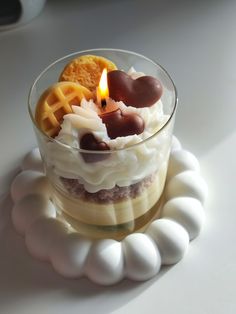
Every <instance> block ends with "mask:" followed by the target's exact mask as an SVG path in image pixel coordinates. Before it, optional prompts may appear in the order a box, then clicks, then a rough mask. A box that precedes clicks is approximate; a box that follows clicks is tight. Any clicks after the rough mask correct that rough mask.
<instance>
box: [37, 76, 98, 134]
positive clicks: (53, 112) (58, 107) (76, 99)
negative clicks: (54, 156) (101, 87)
mask: <svg viewBox="0 0 236 314" xmlns="http://www.w3.org/2000/svg"><path fill="white" fill-rule="evenodd" d="M83 98H86V99H87V100H88V99H91V98H93V94H92V93H91V92H90V91H89V90H88V89H87V88H86V87H84V86H81V85H79V84H76V83H73V82H59V83H56V84H54V85H52V86H51V87H49V88H48V89H47V90H46V91H45V92H44V93H43V94H42V96H41V97H40V99H39V101H38V103H37V107H36V113H35V119H36V122H37V124H38V126H39V128H40V129H41V130H42V131H43V132H44V133H46V134H47V135H48V136H51V137H55V136H56V135H57V134H58V132H59V131H60V128H61V127H60V125H61V123H62V121H63V116H64V115H65V114H67V113H71V112H72V108H71V106H72V105H78V106H79V105H80V102H81V100H82V99H83Z"/></svg>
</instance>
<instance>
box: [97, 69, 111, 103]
mask: <svg viewBox="0 0 236 314" xmlns="http://www.w3.org/2000/svg"><path fill="white" fill-rule="evenodd" d="M98 90H99V94H100V97H101V99H106V98H108V97H109V90H108V84H107V69H106V68H104V69H103V71H102V75H101V78H100V82H99V86H98Z"/></svg>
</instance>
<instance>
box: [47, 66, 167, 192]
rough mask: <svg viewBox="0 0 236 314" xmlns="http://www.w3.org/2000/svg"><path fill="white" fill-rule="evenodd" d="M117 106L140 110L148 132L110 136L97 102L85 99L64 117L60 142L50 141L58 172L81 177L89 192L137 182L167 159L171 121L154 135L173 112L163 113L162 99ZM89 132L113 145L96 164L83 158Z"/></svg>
mask: <svg viewBox="0 0 236 314" xmlns="http://www.w3.org/2000/svg"><path fill="white" fill-rule="evenodd" d="M131 72H132V71H131ZM130 75H131V76H132V75H133V74H132V73H131V74H130ZM138 75H139V76H141V75H142V73H138V72H135V78H137V77H138ZM117 105H118V107H119V108H120V109H121V110H122V112H124V113H136V114H138V115H139V116H140V117H142V119H143V121H144V124H145V129H144V131H143V132H142V133H141V134H138V135H129V136H125V137H117V138H115V139H110V138H109V136H108V134H107V130H106V126H105V124H103V122H102V119H101V118H100V117H99V116H98V108H97V106H96V104H95V103H94V102H93V101H92V100H90V101H86V100H85V99H83V100H82V101H81V104H80V107H78V106H73V107H72V109H73V113H71V114H67V115H65V116H64V121H63V123H62V125H61V130H60V132H59V135H58V136H57V137H56V140H57V141H52V142H49V143H48V144H47V147H46V153H47V154H48V158H47V160H49V162H50V165H49V166H51V167H53V171H54V173H55V174H56V175H58V176H61V177H64V178H71V179H78V180H79V181H80V183H82V184H83V185H84V188H85V189H86V190H87V191H88V192H91V193H95V192H97V191H99V190H101V189H111V188H113V187H114V186H115V185H118V186H129V185H131V184H134V183H136V182H138V181H140V180H142V179H143V178H145V177H146V176H148V175H150V174H152V173H154V172H156V171H158V169H159V168H161V167H162V166H163V163H166V162H167V158H168V153H169V146H170V134H171V128H172V125H171V123H169V124H168V125H167V126H166V127H165V128H164V129H163V130H161V132H159V133H158V134H157V135H155V136H153V137H151V136H152V135H154V134H155V133H156V132H157V131H158V130H160V129H161V128H162V127H163V125H165V124H166V122H167V121H168V119H169V115H165V114H164V112H163V105H162V102H161V100H159V101H158V102H156V103H155V104H154V105H152V106H151V107H145V108H135V107H131V106H126V105H125V104H124V103H123V102H117ZM86 133H93V135H94V136H95V137H96V138H97V139H98V140H100V141H104V142H106V144H107V145H108V146H109V147H110V151H109V153H110V154H109V157H108V158H106V159H104V160H101V161H98V162H94V163H87V162H86V161H85V160H84V159H83V157H82V155H81V153H80V152H79V149H80V146H79V145H80V138H81V137H82V136H83V135H84V134H86ZM150 137H151V138H150ZM138 143H139V144H138ZM135 144H137V145H135ZM133 145H134V146H133ZM106 153H107V151H106Z"/></svg>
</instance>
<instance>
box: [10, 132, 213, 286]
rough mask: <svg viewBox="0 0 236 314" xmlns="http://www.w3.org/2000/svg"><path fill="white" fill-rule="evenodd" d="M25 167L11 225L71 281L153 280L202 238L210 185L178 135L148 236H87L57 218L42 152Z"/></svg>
mask: <svg viewBox="0 0 236 314" xmlns="http://www.w3.org/2000/svg"><path fill="white" fill-rule="evenodd" d="M21 169H22V172H20V173H19V174H18V175H17V176H16V177H15V179H14V180H13V182H12V185H11V196H12V199H13V201H14V207H13V210H12V222H13V224H14V226H15V229H16V231H17V232H18V233H19V234H21V235H22V236H24V237H25V243H26V246H27V248H28V250H29V252H30V254H31V255H32V256H33V257H35V258H37V259H40V260H42V261H50V262H51V264H52V266H53V268H54V269H55V270H56V271H57V272H58V273H59V274H61V275H62V276H64V277H67V278H79V277H81V276H87V277H88V278H89V279H90V280H91V281H93V282H95V283H97V284H101V285H112V284H115V283H117V282H119V281H120V280H121V279H123V278H125V277H126V278H129V279H132V280H136V281H144V280H148V279H150V278H152V277H153V276H155V275H156V274H157V273H158V272H159V271H160V268H161V265H171V264H175V263H177V262H179V261H180V260H181V259H182V258H183V256H184V255H185V253H186V252H187V249H188V246H189V241H190V240H193V239H194V238H196V237H197V236H198V235H199V233H200V231H201V228H202V225H203V223H204V220H205V212H204V209H203V203H204V201H205V198H206V195H207V185H206V183H205V181H204V180H203V178H202V177H201V175H200V173H199V169H200V167H199V162H198V160H197V159H196V157H195V156H194V155H193V154H191V153H190V152H188V151H186V150H183V149H182V147H181V144H180V142H179V141H178V139H177V138H176V137H173V141H172V150H171V154H170V162H169V167H168V175H167V183H166V187H165V191H164V193H165V198H166V202H165V204H164V206H163V209H162V215H161V218H159V219H157V220H155V221H153V222H152V223H151V224H150V225H149V227H148V228H147V230H146V231H145V232H144V233H133V234H130V235H128V236H127V237H126V238H125V239H123V240H122V241H121V242H119V241H116V240H112V239H103V240H93V239H89V238H85V237H84V236H81V235H79V234H78V233H77V232H75V231H74V230H73V229H72V228H71V227H70V225H69V224H67V223H66V222H62V221H61V220H59V219H57V216H56V209H55V207H54V205H53V203H52V202H51V201H50V189H49V183H48V180H47V178H46V176H45V175H44V173H43V166H42V160H41V157H40V154H39V150H38V148H35V149H33V150H32V151H31V152H29V153H28V154H27V155H26V157H25V158H24V160H23V162H22V165H21Z"/></svg>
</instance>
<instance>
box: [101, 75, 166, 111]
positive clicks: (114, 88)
mask: <svg viewBox="0 0 236 314" xmlns="http://www.w3.org/2000/svg"><path fill="white" fill-rule="evenodd" d="M107 79H108V88H109V95H110V97H111V98H112V99H114V100H115V101H123V102H124V103H125V104H126V105H127V106H133V107H136V108H143V107H150V106H152V105H153V104H154V103H155V102H157V101H158V100H159V99H160V98H161V95H162V91H163V89H162V85H161V83H160V81H159V80H157V79H156V78H155V77H152V76H142V77H139V78H137V79H136V80H134V79H132V78H131V77H130V76H129V75H128V74H126V73H125V72H124V71H119V70H115V71H111V72H108V74H107Z"/></svg>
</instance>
